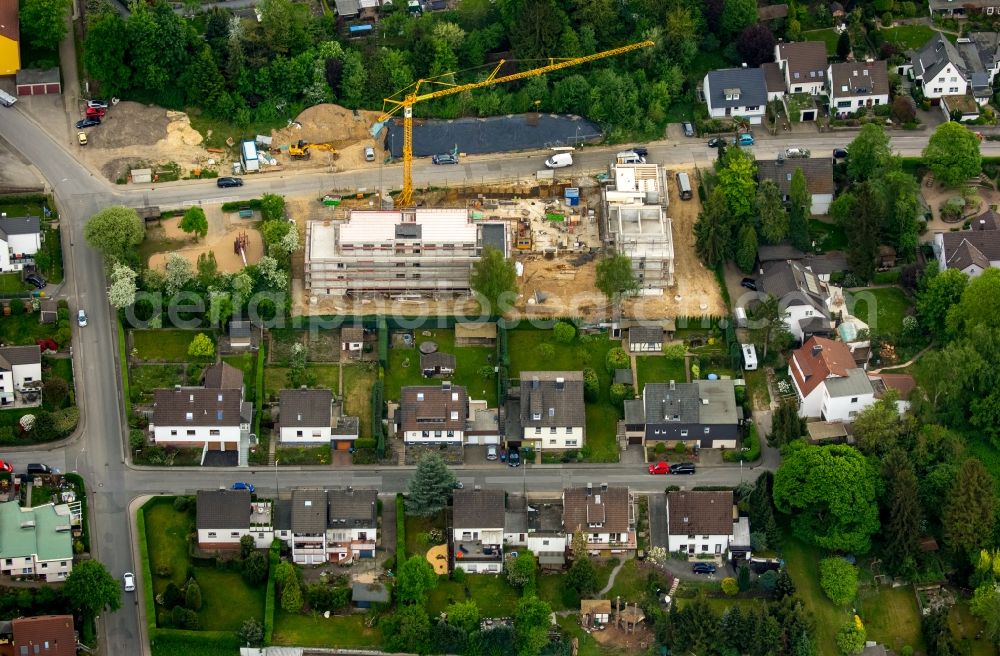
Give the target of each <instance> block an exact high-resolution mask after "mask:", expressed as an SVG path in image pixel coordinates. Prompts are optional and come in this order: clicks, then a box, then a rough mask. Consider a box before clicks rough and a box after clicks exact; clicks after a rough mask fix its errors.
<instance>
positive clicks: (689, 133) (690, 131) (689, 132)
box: [683, 121, 694, 137]
mask: <svg viewBox="0 0 1000 656" xmlns="http://www.w3.org/2000/svg"><path fill="white" fill-rule="evenodd" d="M683 127H684V136H685V137H693V136H694V126H693V125H691V124H690V123H689V122H687V121H684V123H683Z"/></svg>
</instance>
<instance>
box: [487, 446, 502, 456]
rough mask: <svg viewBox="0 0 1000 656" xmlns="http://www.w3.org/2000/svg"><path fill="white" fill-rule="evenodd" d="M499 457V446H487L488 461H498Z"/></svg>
mask: <svg viewBox="0 0 1000 656" xmlns="http://www.w3.org/2000/svg"><path fill="white" fill-rule="evenodd" d="M498 457H499V455H498V453H497V445H496V444H489V445H487V446H486V459H487V460H496V459H497V458H498Z"/></svg>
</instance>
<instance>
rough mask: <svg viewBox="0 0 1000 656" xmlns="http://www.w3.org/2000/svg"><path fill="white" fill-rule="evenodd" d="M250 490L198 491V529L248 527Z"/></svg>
mask: <svg viewBox="0 0 1000 656" xmlns="http://www.w3.org/2000/svg"><path fill="white" fill-rule="evenodd" d="M250 510H251V508H250V490H198V500H197V511H196V516H197V523H198V528H199V529H230V528H231V529H244V528H249V527H250Z"/></svg>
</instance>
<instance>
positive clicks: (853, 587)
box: [819, 557, 858, 606]
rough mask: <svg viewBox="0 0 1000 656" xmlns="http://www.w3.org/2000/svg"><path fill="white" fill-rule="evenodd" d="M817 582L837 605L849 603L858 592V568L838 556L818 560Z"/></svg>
mask: <svg viewBox="0 0 1000 656" xmlns="http://www.w3.org/2000/svg"><path fill="white" fill-rule="evenodd" d="M819 584H820V586H821V587H822V588H823V592H825V593H826V596H827V597H829V598H830V601H832V602H833V603H835V604H837V605H838V606H846V605H847V604H849V603H851V600H852V599H854V596H855V595H856V594H857V593H858V568H857V567H855V566H854V565H852V564H850V563H849V562H847V561H846V560H844V559H843V558H840V557H834V558H824V559H823V560H821V561H819Z"/></svg>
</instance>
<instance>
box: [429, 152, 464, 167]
mask: <svg viewBox="0 0 1000 656" xmlns="http://www.w3.org/2000/svg"><path fill="white" fill-rule="evenodd" d="M431 161H432V162H434V163H435V164H458V157H457V156H455V155H452V154H451V153H441V154H440V155H434V156H433V157H431Z"/></svg>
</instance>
